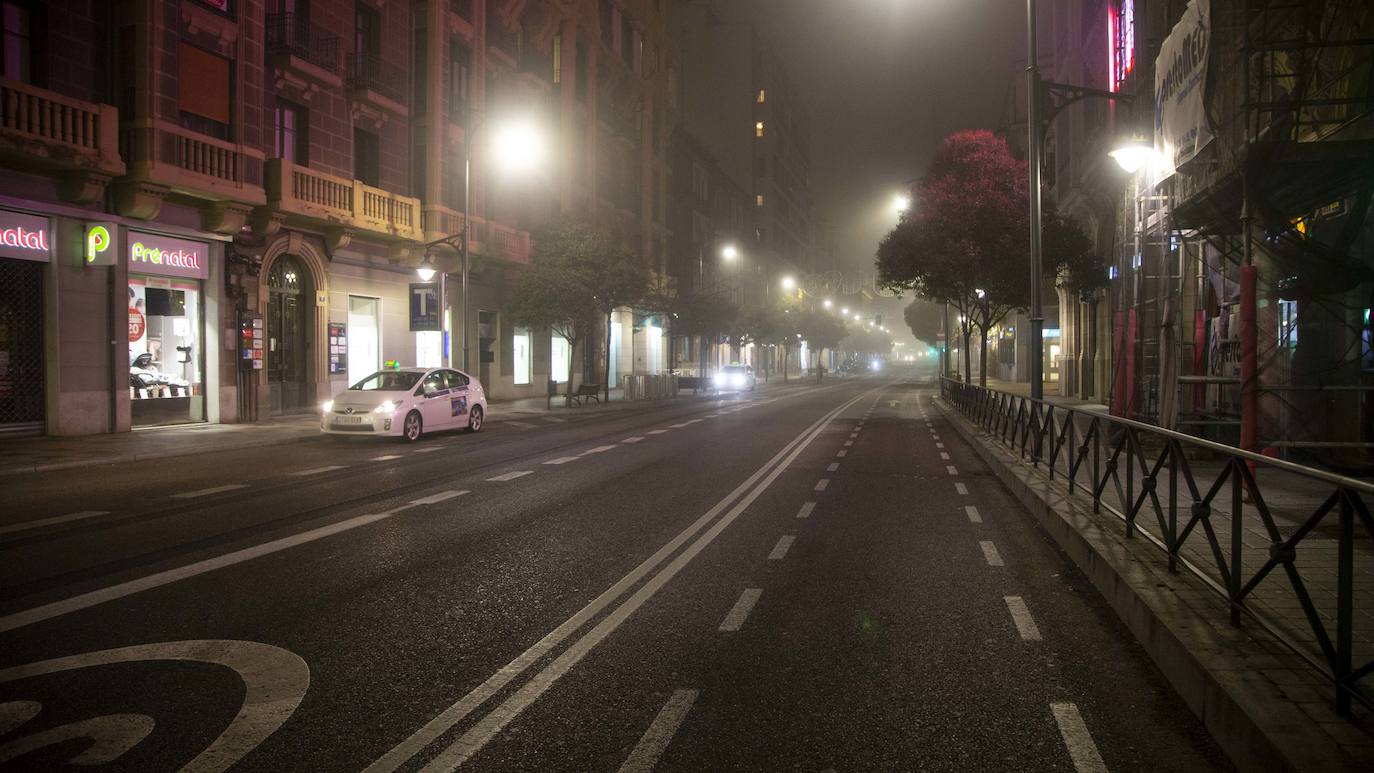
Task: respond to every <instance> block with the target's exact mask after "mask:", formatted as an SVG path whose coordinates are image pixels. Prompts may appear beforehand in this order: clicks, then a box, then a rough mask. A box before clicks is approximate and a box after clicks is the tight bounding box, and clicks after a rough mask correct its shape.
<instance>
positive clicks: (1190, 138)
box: [1155, 0, 1212, 179]
mask: <svg viewBox="0 0 1374 773" xmlns="http://www.w3.org/2000/svg"><path fill="white" fill-rule="evenodd" d="M1211 42H1212V13H1211V0H1192V2H1190V3H1188V7H1187V8H1186V9H1185V10H1184V11H1183V17H1182V18H1180V19H1179V20H1178V24H1175V25H1174V28H1173V29H1172V30H1170V31H1169V37H1167V38H1165V39H1164V44H1163V45H1162V46H1160V49H1159V58H1157V59H1155V150H1156V151H1158V153H1159V159H1160V163H1161V165H1162V166H1163V169H1162V170H1161V171H1162V173H1163V174H1162V175H1161V179H1162V178H1164V177H1168V176H1169V175H1171V174H1173V173H1174V170H1175V169H1177V168H1178V167H1179V166H1180V165H1181V164H1183V163H1184V162H1186V161H1189V160H1190V159H1192V158H1193V157H1194V156H1196V155H1197V154H1198V152H1199V151H1200V150H1202V149H1203V148H1204V147H1206V146H1207V143H1209V142H1211V141H1212V130H1211V128H1210V127H1208V125H1207V111H1206V105H1205V104H1203V99H1202V91H1203V84H1204V83H1206V81H1207V53H1208V50H1209V49H1210V47H1211Z"/></svg>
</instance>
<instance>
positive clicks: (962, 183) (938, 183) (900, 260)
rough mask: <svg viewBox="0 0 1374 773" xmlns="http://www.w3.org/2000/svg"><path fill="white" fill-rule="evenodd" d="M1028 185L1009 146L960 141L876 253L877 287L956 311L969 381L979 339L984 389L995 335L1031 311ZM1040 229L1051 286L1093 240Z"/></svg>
mask: <svg viewBox="0 0 1374 773" xmlns="http://www.w3.org/2000/svg"><path fill="white" fill-rule="evenodd" d="M1025 181H1026V166H1025V162H1023V161H1019V160H1017V159H1016V158H1014V157H1013V156H1012V155H1011V151H1010V150H1009V149H1008V147H1007V143H1006V140H1004V139H1003V138H1000V137H998V136H996V135H994V134H993V133H992V132H989V131H984V130H974V131H963V132H958V133H956V134H953V135H951V136H949V137H948V138H946V139H945V142H944V144H943V145H942V146H941V148H940V150H939V152H938V153H936V155H935V157H934V158H933V159H932V160H931V162H930V167H929V168H928V170H927V175H926V177H925V178H924V179H923V180H922V181H921V183H920V184H919V185H918V186H917V189H916V197H915V199H916V201H915V203H914V205H913V207H912V209H911V210H910V212H911V214H910V215H908V216H906V217H904V218H903V219H902V221H901V222H900V223H898V225H897V227H896V228H894V229H893V230H892V231H891V232H889V233H888V234H887V236H885V237H884V238H883V241H882V243H881V244H880V245H879V247H878V259H877V265H878V277H879V281H880V282H881V283H882V284H883V285H884V286H885V287H888V288H891V289H894V290H898V291H902V290H914V291H915V292H916V293H917V294H919V295H921V296H923V297H925V298H927V299H929V300H932V301H935V302H937V303H948V304H949V305H951V306H953V307H954V308H955V309H958V310H959V312H960V317H959V332H960V334H961V336H962V337H963V342H964V345H963V349H964V373H965V376H964V378H965V380H967V379H968V377H969V376H968V374H969V373H971V372H972V368H971V362H970V358H971V353H970V349H969V338H970V337H971V335H972V333H973V329H974V328H977V329H978V331H979V333H980V340H981V341H982V344H983V345H982V347H981V349H980V353H979V362H980V364H981V366H982V367H981V369H980V371H979V381H980V383H982V384H984V385H986V383H987V335H988V330H989V329H990V328H991V327H992V326H994V325H996V324H998V323H1000V322H1001V321H1002V320H1003V319H1005V318H1006V316H1007V314H1009V313H1010V312H1011V311H1012V310H1013V309H1024V308H1026V307H1027V306H1029V305H1030V295H1031V282H1030V280H1029V279H1028V278H1027V277H1026V273H1027V272H1026V268H1027V266H1028V265H1029V263H1030V239H1029V234H1030V223H1029V207H1028V203H1027V187H1026V184H1025ZM1043 222H1044V223H1045V224H1046V226H1047V227H1046V228H1045V229H1044V231H1043V232H1042V248H1043V254H1044V260H1043V269H1044V276H1045V278H1052V277H1054V276H1056V275H1058V274H1059V273H1060V270H1061V268H1063V267H1064V266H1066V265H1068V264H1069V263H1071V262H1072V261H1074V260H1079V261H1080V262H1081V261H1082V260H1084V259H1085V258H1084V254H1083V253H1084V252H1086V251H1085V250H1082V251H1081V250H1080V248H1081V247H1083V245H1084V244H1085V243H1086V237H1084V236H1082V232H1081V231H1078V230H1077V229H1076V227H1075V226H1073V225H1072V223H1070V222H1069V221H1067V220H1065V219H1063V218H1060V217H1059V216H1058V215H1056V214H1054V213H1053V212H1047V213H1046V217H1045V219H1044V221H1043ZM1051 223H1052V224H1053V227H1050V224H1051ZM1080 237H1081V239H1082V241H1079V238H1080ZM1081 272H1082V269H1080V273H1081Z"/></svg>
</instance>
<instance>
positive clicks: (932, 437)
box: [930, 433, 940, 443]
mask: <svg viewBox="0 0 1374 773" xmlns="http://www.w3.org/2000/svg"><path fill="white" fill-rule="evenodd" d="M930 439H931V440H934V441H936V442H937V443H938V442H939V441H940V436H939V435H937V434H934V433H931V435H930Z"/></svg>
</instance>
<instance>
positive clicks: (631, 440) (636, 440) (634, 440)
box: [620, 435, 644, 443]
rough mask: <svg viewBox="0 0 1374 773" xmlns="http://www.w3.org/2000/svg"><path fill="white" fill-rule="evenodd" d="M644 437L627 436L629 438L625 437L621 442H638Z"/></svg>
mask: <svg viewBox="0 0 1374 773" xmlns="http://www.w3.org/2000/svg"><path fill="white" fill-rule="evenodd" d="M643 439H644V436H642V435H639V436H636V437H627V438H625V439H624V440H622V441H620V442H622V443H638V442H639V441H641V440H643Z"/></svg>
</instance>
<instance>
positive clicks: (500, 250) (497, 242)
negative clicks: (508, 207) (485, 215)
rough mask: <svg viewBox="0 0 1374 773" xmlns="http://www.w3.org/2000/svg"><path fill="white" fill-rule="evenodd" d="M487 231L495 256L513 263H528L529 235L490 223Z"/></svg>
mask: <svg viewBox="0 0 1374 773" xmlns="http://www.w3.org/2000/svg"><path fill="white" fill-rule="evenodd" d="M489 230H490V232H491V242H492V247H494V248H495V249H494V252H495V254H496V255H498V256H500V257H502V258H505V259H506V260H509V261H513V262H515V263H528V262H530V235H529V233H527V232H525V231H518V230H516V229H514V228H511V227H510V226H504V225H501V224H500V223H492V224H491V227H490V229H489Z"/></svg>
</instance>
